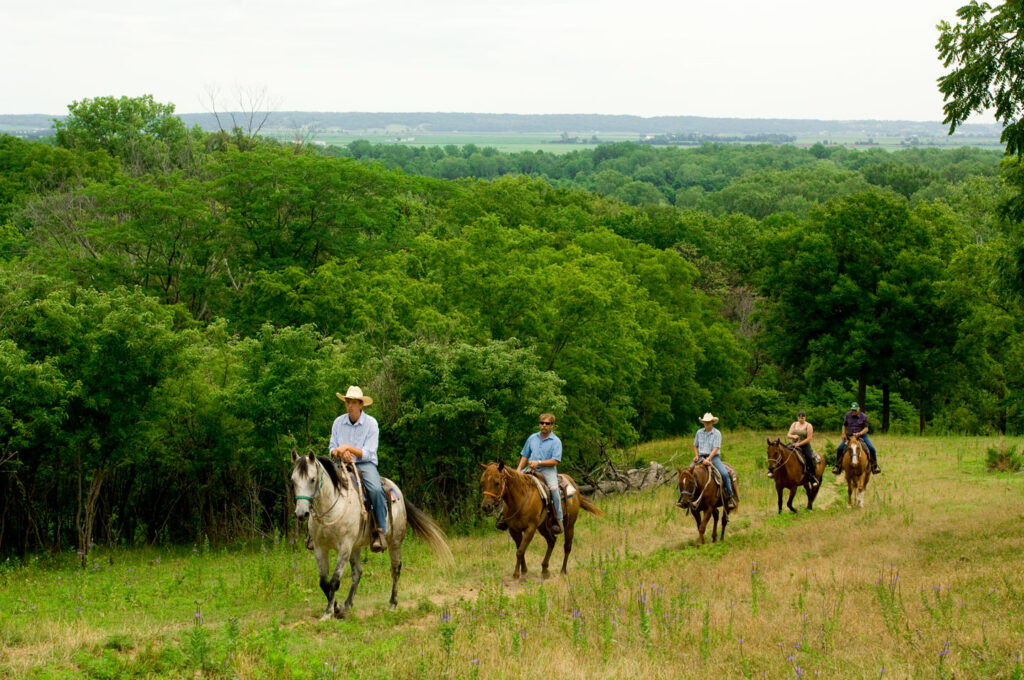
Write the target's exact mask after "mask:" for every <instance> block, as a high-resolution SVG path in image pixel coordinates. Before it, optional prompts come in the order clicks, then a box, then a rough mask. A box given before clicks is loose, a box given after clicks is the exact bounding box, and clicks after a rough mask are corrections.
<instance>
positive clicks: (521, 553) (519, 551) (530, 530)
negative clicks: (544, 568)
mask: <svg viewBox="0 0 1024 680" xmlns="http://www.w3.org/2000/svg"><path fill="white" fill-rule="evenodd" d="M536 531H537V527H527V528H526V530H525V531H524V532H523V540H521V541H519V547H518V548H516V558H517V559H518V566H517V569H518V568H519V567H522V571H521V572H520V574H521V576H526V549H527V548H529V547H530V541H532V540H533V534H534V532H536Z"/></svg>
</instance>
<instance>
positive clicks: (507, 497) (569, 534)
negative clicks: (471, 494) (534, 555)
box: [480, 461, 604, 579]
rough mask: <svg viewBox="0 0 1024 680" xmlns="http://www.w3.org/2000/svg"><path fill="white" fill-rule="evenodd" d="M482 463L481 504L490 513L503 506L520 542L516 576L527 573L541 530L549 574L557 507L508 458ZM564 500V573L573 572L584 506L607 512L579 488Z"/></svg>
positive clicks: (544, 568)
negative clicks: (575, 542) (529, 552)
mask: <svg viewBox="0 0 1024 680" xmlns="http://www.w3.org/2000/svg"><path fill="white" fill-rule="evenodd" d="M480 467H482V468H483V469H484V471H483V474H482V475H481V476H480V488H481V491H482V493H483V501H482V502H481V504H480V507H481V508H482V509H483V511H484V512H486V513H491V512H494V511H495V510H497V509H498V508H499V507H501V509H502V519H503V520H504V522H505V524H507V525H508V533H509V535H510V536H511V537H512V540H513V541H514V542H515V544H516V568H515V570H514V571H513V572H512V578H515V579H518V578H521V577H523V576H525V575H526V549H527V548H528V547H530V541H532V540H533V536H534V534H535V533H537V532H540V535H541V536H543V537H544V540H545V541H547V544H548V549H547V551H546V552H545V553H544V561H543V562H541V565H540V566H541V576H543V577H547V576H549V575H550V572H548V563H549V562H550V560H551V552H552V551H553V550H554V549H555V541H556V538H555V536H556V534H554V533H552V531H551V526H552V520H553V514H554V510H553V509H551V508H550V505H549V504H547V503H545V502H544V499H543V498H542V497H541V495H540V489H538V488H537V484H536V483H535V482H534V481H533V480H532V479H531V478H530V477H528V476H527V475H524V474H523V473H521V472H516V471H515V470H513V469H511V468H509V467H507V466H506V465H505V463H504V461H499V462H497V463H489V464H487V465H484V464H483V463H480ZM559 476H560V477H566V478H568V479H569V481H570V482H571V483H572V484H573V486H576V482H574V481H573V480H572V478H571V477H569V476H568V475H559ZM577 488H578V487H577ZM563 500H564V502H565V512H564V516H563V519H562V525H563V526H564V528H565V531H564V534H565V536H564V538H563V541H564V542H563V544H562V545H563V549H564V552H563V557H562V573H563V574H567V573H569V572H568V571H567V570H566V567H567V565H568V564H569V553H570V552H572V538H573V533H574V531H575V527H576V518H577V516H579V513H580V508H583V509H584V510H586V511H587V512H589V513H592V514H594V515H598V516H602V515H604V513H603V512H601V510H600V508H598V507H597V506H596V505H594V504H593V503H592V502H591V501H590V500H589V499H587V498H584V497H583V494H581V493H580V492H579V491H577V492H576V493H575V494H573V495H572V496H570V497H569V498H563Z"/></svg>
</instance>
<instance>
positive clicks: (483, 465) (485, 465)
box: [477, 463, 487, 470]
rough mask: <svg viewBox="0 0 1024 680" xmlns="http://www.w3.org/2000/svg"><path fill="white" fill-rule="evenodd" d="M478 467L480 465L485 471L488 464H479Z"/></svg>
mask: <svg viewBox="0 0 1024 680" xmlns="http://www.w3.org/2000/svg"><path fill="white" fill-rule="evenodd" d="M477 465H479V466H480V467H482V468H483V469H485V470H486V469H487V464H486V463H477Z"/></svg>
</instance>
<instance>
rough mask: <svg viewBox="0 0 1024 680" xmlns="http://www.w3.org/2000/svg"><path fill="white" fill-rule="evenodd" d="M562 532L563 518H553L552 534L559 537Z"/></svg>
mask: <svg viewBox="0 0 1024 680" xmlns="http://www.w3.org/2000/svg"><path fill="white" fill-rule="evenodd" d="M562 530H563V527H562V518H561V517H559V516H558V515H555V516H554V517H552V518H551V533H553V534H554V535H556V536H557V535H558V534H560V533H562Z"/></svg>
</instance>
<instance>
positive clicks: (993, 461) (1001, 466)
mask: <svg viewBox="0 0 1024 680" xmlns="http://www.w3.org/2000/svg"><path fill="white" fill-rule="evenodd" d="M985 469H987V470H989V471H995V472H1020V471H1021V469H1024V455H1021V454H1020V453H1018V452H1017V447H1016V446H1009V447H1008V446H1005V445H1003V446H990V447H989V449H988V454H987V455H986V457H985Z"/></svg>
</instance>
